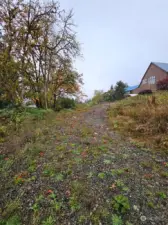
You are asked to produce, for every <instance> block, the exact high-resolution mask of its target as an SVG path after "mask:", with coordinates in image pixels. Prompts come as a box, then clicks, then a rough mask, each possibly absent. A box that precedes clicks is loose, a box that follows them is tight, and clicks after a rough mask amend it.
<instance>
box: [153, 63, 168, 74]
mask: <svg viewBox="0 0 168 225" xmlns="http://www.w3.org/2000/svg"><path fill="white" fill-rule="evenodd" d="M152 63H153V64H154V65H156V66H158V67H160V68H161V69H162V70H164V71H166V72H168V63H160V62H152Z"/></svg>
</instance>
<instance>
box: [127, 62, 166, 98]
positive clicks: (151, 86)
mask: <svg viewBox="0 0 168 225" xmlns="http://www.w3.org/2000/svg"><path fill="white" fill-rule="evenodd" d="M167 76H168V63H159V62H157V63H156V62H151V64H150V65H149V67H148V68H147V70H146V72H145V74H144V76H143V77H142V79H141V82H140V84H139V85H138V87H136V88H133V89H132V90H131V92H132V94H138V93H139V92H141V91H143V90H151V91H152V92H155V91H157V82H158V81H160V80H163V79H165V78H166V77H167Z"/></svg>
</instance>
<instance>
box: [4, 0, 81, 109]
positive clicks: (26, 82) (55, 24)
mask: <svg viewBox="0 0 168 225" xmlns="http://www.w3.org/2000/svg"><path fill="white" fill-rule="evenodd" d="M0 31H1V33H0V93H1V98H3V99H4V100H7V101H10V102H12V103H13V104H16V103H17V104H18V103H20V104H22V102H23V100H24V99H25V98H30V99H34V100H35V102H36V105H37V106H38V107H43V108H48V107H51V106H54V105H55V104H56V102H57V99H58V98H59V97H62V96H66V95H68V96H69V95H79V94H80V87H81V85H82V75H81V74H79V73H78V72H77V71H76V70H75V69H74V68H73V60H74V59H75V58H76V57H77V56H79V55H80V45H79V43H78V41H77V39H76V33H75V31H74V23H73V12H72V11H69V12H66V11H65V10H62V9H61V7H60V3H59V2H58V1H52V2H47V3H45V4H42V3H41V1H40V0H29V1H24V0H3V1H0Z"/></svg>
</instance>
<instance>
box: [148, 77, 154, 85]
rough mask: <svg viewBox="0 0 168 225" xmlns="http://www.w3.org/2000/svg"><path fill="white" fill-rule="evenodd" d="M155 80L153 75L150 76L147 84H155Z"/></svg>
mask: <svg viewBox="0 0 168 225" xmlns="http://www.w3.org/2000/svg"><path fill="white" fill-rule="evenodd" d="M155 82H156V78H155V76H152V77H149V78H148V84H155Z"/></svg>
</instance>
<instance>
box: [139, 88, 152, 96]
mask: <svg viewBox="0 0 168 225" xmlns="http://www.w3.org/2000/svg"><path fill="white" fill-rule="evenodd" d="M138 94H139V95H147V94H152V91H151V90H148V89H147V90H143V91H140V92H139V93H138Z"/></svg>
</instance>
